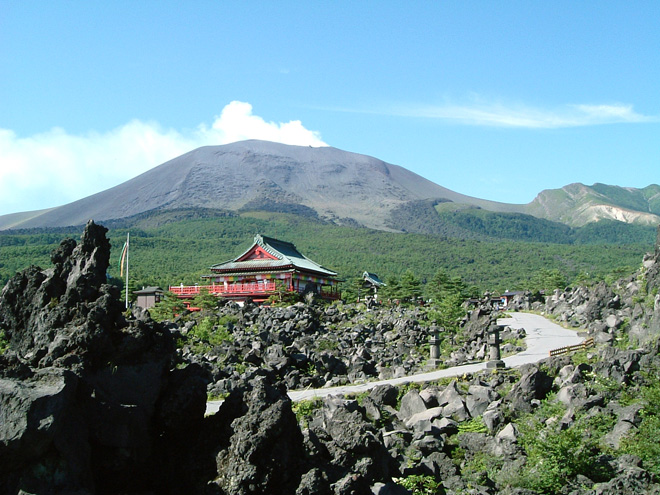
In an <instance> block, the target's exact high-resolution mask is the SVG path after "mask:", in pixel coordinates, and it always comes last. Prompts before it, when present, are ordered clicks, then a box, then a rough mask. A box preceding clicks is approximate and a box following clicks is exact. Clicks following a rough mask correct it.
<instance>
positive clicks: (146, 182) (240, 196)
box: [0, 140, 516, 229]
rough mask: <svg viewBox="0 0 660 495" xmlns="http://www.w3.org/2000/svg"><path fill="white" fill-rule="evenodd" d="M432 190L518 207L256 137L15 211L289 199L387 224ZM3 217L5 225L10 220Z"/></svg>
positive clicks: (70, 217)
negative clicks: (73, 197)
mask: <svg viewBox="0 0 660 495" xmlns="http://www.w3.org/2000/svg"><path fill="white" fill-rule="evenodd" d="M430 198H442V199H447V200H450V201H455V202H460V203H467V204H471V205H476V206H480V207H483V208H486V209H489V210H494V211H510V210H511V209H512V208H513V209H515V208H516V207H515V205H505V204H502V203H496V202H492V201H486V200H481V199H478V198H471V197H469V196H464V195H462V194H459V193H456V192H454V191H450V190H449V189H446V188H444V187H442V186H439V185H437V184H435V183H433V182H431V181H429V180H427V179H424V178H423V177H421V176H419V175H417V174H415V173H413V172H410V171H409V170H406V169H405V168H403V167H399V166H397V165H391V164H388V163H385V162H383V161H381V160H378V159H376V158H372V157H369V156H365V155H360V154H356V153H350V152H346V151H342V150H339V149H336V148H329V147H328V148H311V147H305V146H290V145H284V144H278V143H272V142H266V141H256V140H252V141H243V142H238V143H232V144H228V145H224V146H206V147H202V148H199V149H196V150H193V151H191V152H189V153H186V154H184V155H181V156H179V157H177V158H175V159H173V160H170V161H168V162H166V163H164V164H162V165H159V166H157V167H155V168H153V169H151V170H149V171H147V172H145V173H143V174H142V175H140V176H138V177H135V178H134V179H131V180H129V181H127V182H124V183H123V184H120V185H118V186H116V187H113V188H111V189H108V190H106V191H103V192H100V193H98V194H94V195H93V196H89V197H87V198H84V199H81V200H79V201H75V202H73V203H70V204H67V205H64V206H60V207H57V208H53V209H51V210H48V211H46V212H44V213H43V214H41V215H37V216H34V217H32V218H29V219H27V220H25V221H23V222H16V221H15V219H14V220H13V222H12V225H11V226H12V227H14V228H31V227H55V226H66V225H78V224H83V223H85V222H86V221H87V220H88V219H90V218H93V219H95V220H97V221H103V220H108V219H114V218H124V217H127V216H130V215H135V214H138V213H141V212H145V211H149V210H153V209H163V208H165V209H170V208H186V207H204V208H218V209H226V210H239V209H271V208H272V209H274V210H275V211H282V210H283V205H284V206H290V207H293V206H298V205H303V206H305V207H308V208H310V209H312V210H314V211H315V212H316V213H317V214H318V215H319V216H320V217H321V218H323V219H326V220H331V221H335V222H337V223H354V222H358V223H359V224H361V225H364V226H367V227H371V228H376V229H387V221H388V219H389V216H390V212H391V210H392V209H393V208H395V207H397V206H399V205H401V204H402V203H405V202H407V201H415V200H420V199H430ZM284 209H286V208H284ZM3 218H4V217H0V228H9V227H10V225H8V222H6V223H5V222H4V221H3Z"/></svg>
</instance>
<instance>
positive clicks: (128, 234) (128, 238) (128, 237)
mask: <svg viewBox="0 0 660 495" xmlns="http://www.w3.org/2000/svg"><path fill="white" fill-rule="evenodd" d="M130 236H131V234H130V232H128V233H127V234H126V309H128V256H129V251H130V242H129V241H130Z"/></svg>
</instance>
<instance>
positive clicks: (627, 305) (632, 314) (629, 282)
mask: <svg viewBox="0 0 660 495" xmlns="http://www.w3.org/2000/svg"><path fill="white" fill-rule="evenodd" d="M659 289H660V227H659V228H658V240H657V242H656V246H655V251H654V252H653V253H649V254H647V255H646V256H645V257H644V259H643V262H642V267H641V269H640V270H639V271H638V272H637V273H636V274H635V275H632V276H630V277H626V278H623V279H621V280H618V281H616V282H615V283H613V284H612V285H611V286H609V285H607V284H606V283H605V282H600V283H598V284H597V285H595V286H594V287H575V288H567V289H565V290H563V291H561V290H556V291H555V292H554V293H553V294H551V295H550V296H549V297H547V298H546V302H545V306H540V307H539V308H540V309H543V310H545V311H546V312H547V313H549V314H552V315H554V316H556V317H557V318H558V319H559V320H560V321H561V322H563V323H565V324H567V325H570V326H573V327H580V328H587V329H588V330H589V333H590V334H591V335H592V336H593V337H594V338H595V339H596V340H597V341H598V342H600V343H608V344H610V345H612V344H613V343H614V342H615V340H616V338H617V337H619V338H620V337H621V335H620V334H621V332H622V331H624V333H625V335H626V338H629V339H631V340H634V341H637V342H645V341H648V340H650V339H652V338H653V337H654V336H656V335H658V334H660V293H659Z"/></svg>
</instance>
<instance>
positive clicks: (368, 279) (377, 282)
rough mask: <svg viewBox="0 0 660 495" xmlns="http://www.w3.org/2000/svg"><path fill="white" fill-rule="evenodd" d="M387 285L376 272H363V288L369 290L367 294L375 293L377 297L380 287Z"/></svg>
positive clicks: (374, 295)
mask: <svg viewBox="0 0 660 495" xmlns="http://www.w3.org/2000/svg"><path fill="white" fill-rule="evenodd" d="M386 285H387V284H386V283H385V282H383V281H382V280H381V279H380V278H379V277H378V275H376V274H375V273H370V272H364V273H363V274H362V288H363V289H365V291H367V294H371V295H373V297H374V298H376V299H377V298H378V289H380V288H381V287H385V286H386Z"/></svg>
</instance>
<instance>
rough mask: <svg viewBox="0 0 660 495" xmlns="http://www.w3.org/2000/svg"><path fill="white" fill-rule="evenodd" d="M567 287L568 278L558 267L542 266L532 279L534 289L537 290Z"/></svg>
mask: <svg viewBox="0 0 660 495" xmlns="http://www.w3.org/2000/svg"><path fill="white" fill-rule="evenodd" d="M565 287H566V278H565V277H564V275H562V273H561V272H560V271H559V270H558V269H557V268H553V269H551V270H548V269H547V268H541V269H540V270H539V271H538V272H537V273H536V275H535V276H534V278H533V279H532V289H533V290H534V291H535V292H540V291H542V290H545V291H553V290H555V289H563V288H565Z"/></svg>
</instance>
